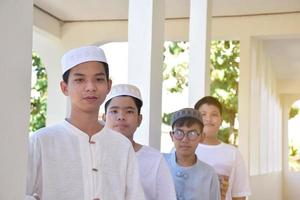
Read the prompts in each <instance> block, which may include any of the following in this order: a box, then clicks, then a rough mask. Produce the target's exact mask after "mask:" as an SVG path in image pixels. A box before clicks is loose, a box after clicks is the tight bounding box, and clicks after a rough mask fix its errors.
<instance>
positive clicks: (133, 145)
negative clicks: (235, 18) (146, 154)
mask: <svg viewBox="0 0 300 200" xmlns="http://www.w3.org/2000/svg"><path fill="white" fill-rule="evenodd" d="M131 144H132V147H133V150H134V152H138V151H139V150H140V149H141V148H142V146H143V145H141V144H139V143H136V142H135V141H134V140H131Z"/></svg>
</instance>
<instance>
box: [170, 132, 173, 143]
mask: <svg viewBox="0 0 300 200" xmlns="http://www.w3.org/2000/svg"><path fill="white" fill-rule="evenodd" d="M169 135H170V137H171V140H172V142H174V139H173V134H172V131H170V132H169Z"/></svg>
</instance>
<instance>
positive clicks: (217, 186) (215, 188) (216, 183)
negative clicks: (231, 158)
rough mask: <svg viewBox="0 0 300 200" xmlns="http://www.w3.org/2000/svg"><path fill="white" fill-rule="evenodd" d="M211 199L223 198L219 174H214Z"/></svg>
mask: <svg viewBox="0 0 300 200" xmlns="http://www.w3.org/2000/svg"><path fill="white" fill-rule="evenodd" d="M209 199H210V200H221V193H220V184H219V178H218V175H217V174H213V177H212V182H211V187H210V194H209Z"/></svg>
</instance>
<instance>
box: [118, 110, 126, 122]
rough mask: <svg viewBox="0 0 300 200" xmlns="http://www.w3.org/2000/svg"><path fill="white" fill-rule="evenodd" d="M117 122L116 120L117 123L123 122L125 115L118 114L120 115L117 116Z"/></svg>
mask: <svg viewBox="0 0 300 200" xmlns="http://www.w3.org/2000/svg"><path fill="white" fill-rule="evenodd" d="M117 120H118V121H122V120H125V115H124V114H123V112H120V113H119V114H118V116H117Z"/></svg>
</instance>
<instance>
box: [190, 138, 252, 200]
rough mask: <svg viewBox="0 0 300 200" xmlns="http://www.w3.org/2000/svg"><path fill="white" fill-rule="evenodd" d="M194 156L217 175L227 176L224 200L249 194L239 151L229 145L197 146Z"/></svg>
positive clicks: (247, 177) (246, 176)
mask: <svg viewBox="0 0 300 200" xmlns="http://www.w3.org/2000/svg"><path fill="white" fill-rule="evenodd" d="M196 155H197V157H198V159H199V160H201V161H203V162H205V163H207V164H209V165H210V166H212V167H213V168H214V169H215V170H216V172H217V174H219V175H226V176H229V186H228V190H227V193H226V200H231V199H232V197H244V196H249V195H250V194H251V191H250V185H249V176H248V173H247V170H246V166H245V162H244V160H243V158H242V155H241V153H240V151H239V150H238V149H237V148H236V147H234V146H232V145H229V144H225V143H220V144H219V145H205V144H198V147H197V149H196Z"/></svg>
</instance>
